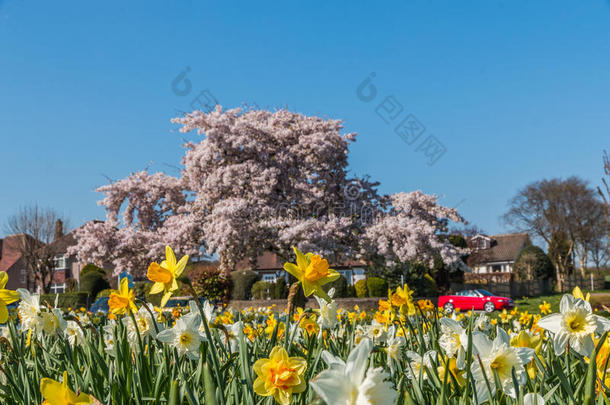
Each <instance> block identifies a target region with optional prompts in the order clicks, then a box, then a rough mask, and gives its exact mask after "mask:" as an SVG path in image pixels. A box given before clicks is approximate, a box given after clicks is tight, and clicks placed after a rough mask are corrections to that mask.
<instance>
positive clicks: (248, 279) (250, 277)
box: [231, 270, 259, 300]
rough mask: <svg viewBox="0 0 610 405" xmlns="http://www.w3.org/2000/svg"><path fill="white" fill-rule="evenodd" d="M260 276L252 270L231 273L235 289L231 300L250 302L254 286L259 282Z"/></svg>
mask: <svg viewBox="0 0 610 405" xmlns="http://www.w3.org/2000/svg"><path fill="white" fill-rule="evenodd" d="M258 279H259V277H258V274H256V273H255V272H253V271H252V270H238V271H234V272H232V273H231V281H232V284H233V289H232V290H231V299H233V300H248V299H250V297H251V290H252V285H253V284H254V283H255V282H256V281H258Z"/></svg>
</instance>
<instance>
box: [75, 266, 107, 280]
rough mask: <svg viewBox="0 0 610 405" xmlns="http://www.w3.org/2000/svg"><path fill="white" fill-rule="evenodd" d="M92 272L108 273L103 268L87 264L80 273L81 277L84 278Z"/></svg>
mask: <svg viewBox="0 0 610 405" xmlns="http://www.w3.org/2000/svg"><path fill="white" fill-rule="evenodd" d="M91 272H101V273H104V274H105V273H106V271H105V270H104V269H102V268H101V267H98V266H96V265H95V264H93V263H87V264H85V265H84V266H83V268H82V269H81V271H80V276H81V277H82V276H84V275H85V274H87V273H91Z"/></svg>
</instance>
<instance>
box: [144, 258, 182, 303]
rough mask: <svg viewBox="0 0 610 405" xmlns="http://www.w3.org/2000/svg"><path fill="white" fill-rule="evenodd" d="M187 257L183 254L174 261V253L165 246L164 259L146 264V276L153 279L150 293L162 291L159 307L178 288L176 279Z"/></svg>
mask: <svg viewBox="0 0 610 405" xmlns="http://www.w3.org/2000/svg"><path fill="white" fill-rule="evenodd" d="M188 260H189V257H188V256H183V257H182V258H181V259H180V261H178V262H176V255H174V251H173V250H172V248H171V247H169V246H166V247H165V260H163V261H162V262H161V264H158V263H156V262H152V263H151V264H150V266H148V273H147V277H148V279H149V280H150V281H153V282H154V283H155V284H153V286H152V288H151V289H150V294H158V293H160V292H163V298H161V307H164V306H165V304H167V300H169V298H170V297H171V296H172V293H173V292H174V291H176V290H177V289H178V282H177V281H176V279H177V278H178V277H180V275H181V274H182V272H183V271H184V268H185V267H186V263H187V262H188Z"/></svg>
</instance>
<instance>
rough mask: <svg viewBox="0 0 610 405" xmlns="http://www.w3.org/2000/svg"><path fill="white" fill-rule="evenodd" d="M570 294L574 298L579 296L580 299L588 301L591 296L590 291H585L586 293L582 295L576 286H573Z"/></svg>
mask: <svg viewBox="0 0 610 405" xmlns="http://www.w3.org/2000/svg"><path fill="white" fill-rule="evenodd" d="M572 295H573V296H574V298H580V299H581V300H583V301H587V302H589V298H591V294H590V293H587V295H583V293H582V290H581V289H580V287H578V286H576V287H574V289H573V290H572Z"/></svg>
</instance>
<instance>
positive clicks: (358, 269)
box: [235, 252, 366, 285]
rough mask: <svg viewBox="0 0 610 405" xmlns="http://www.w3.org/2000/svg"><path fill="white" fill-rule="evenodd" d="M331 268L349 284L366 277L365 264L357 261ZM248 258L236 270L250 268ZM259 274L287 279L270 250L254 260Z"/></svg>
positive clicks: (271, 280) (280, 263)
mask: <svg viewBox="0 0 610 405" xmlns="http://www.w3.org/2000/svg"><path fill="white" fill-rule="evenodd" d="M330 267H331V268H332V269H335V270H337V271H338V272H339V273H341V275H343V277H345V278H346V279H347V283H348V284H349V285H354V284H356V281H358V280H361V279H364V278H366V276H365V270H364V269H365V267H366V264H365V263H363V262H358V261H346V262H344V263H341V264H331V265H330ZM251 268H252V266H251V265H250V263H249V262H248V260H242V261H241V262H239V263H238V264H237V266H235V269H236V270H245V269H251ZM252 271H255V272H256V273H258V274H259V276H260V277H261V280H263V281H267V282H271V283H275V282H276V281H277V279H278V278H280V277H285V278H286V281H288V273H286V271H285V270H284V261H283V260H281V259H280V258H279V256H278V255H277V254H275V253H272V252H265V253H263V254H262V255H261V256H259V257H258V259H257V260H256V267H255V268H254V269H252Z"/></svg>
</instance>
